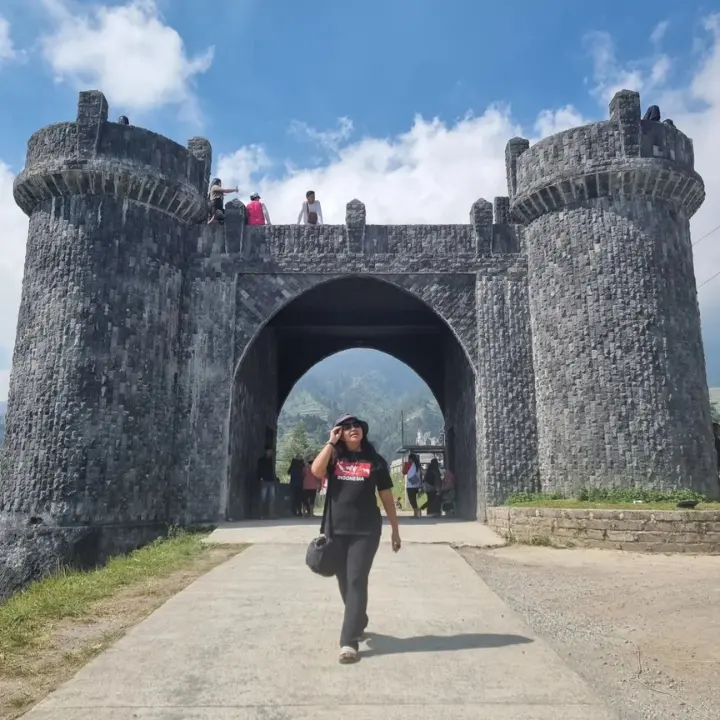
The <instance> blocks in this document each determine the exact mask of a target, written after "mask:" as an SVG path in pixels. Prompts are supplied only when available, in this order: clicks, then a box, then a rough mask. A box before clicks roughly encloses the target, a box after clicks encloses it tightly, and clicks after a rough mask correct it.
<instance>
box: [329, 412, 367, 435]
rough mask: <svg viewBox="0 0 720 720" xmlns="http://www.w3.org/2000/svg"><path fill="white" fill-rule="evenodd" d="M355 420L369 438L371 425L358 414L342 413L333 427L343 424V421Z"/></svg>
mask: <svg viewBox="0 0 720 720" xmlns="http://www.w3.org/2000/svg"><path fill="white" fill-rule="evenodd" d="M352 420H354V421H355V422H357V423H358V424H359V425H360V427H361V428H362V431H363V436H364V437H366V438H367V436H368V431H369V430H370V426H369V425H368V424H367V423H366V422H365V421H364V420H361V419H360V418H359V417H357V415H341V416H340V417H339V418H338V419H337V420H336V421H335V422H334V423H333V427H338V425H342V424H343V423H346V422H350V421H352Z"/></svg>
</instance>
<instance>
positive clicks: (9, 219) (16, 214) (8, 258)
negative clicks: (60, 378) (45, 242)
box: [0, 161, 28, 400]
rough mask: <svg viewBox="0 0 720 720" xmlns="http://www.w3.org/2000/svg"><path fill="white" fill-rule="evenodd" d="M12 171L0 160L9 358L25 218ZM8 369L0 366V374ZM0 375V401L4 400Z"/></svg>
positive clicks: (3, 342)
mask: <svg viewBox="0 0 720 720" xmlns="http://www.w3.org/2000/svg"><path fill="white" fill-rule="evenodd" d="M13 179H14V176H13V173H12V172H11V171H10V168H9V167H8V166H7V165H5V164H4V163H3V162H2V161H0V228H2V232H0V348H4V351H0V357H1V356H6V357H8V358H9V357H10V356H11V354H12V347H13V344H14V342H15V329H16V326H17V318H18V309H19V307H20V291H21V287H22V275H23V267H24V264H25V241H26V239H27V227H28V221H27V217H26V216H25V214H24V213H23V212H22V211H21V210H20V208H19V207H18V206H17V205H16V204H15V201H14V199H13V193H12V184H13ZM6 369H7V368H5V367H1V366H0V373H1V372H2V371H4V370H6ZM1 380H2V377H0V400H4V399H5V398H6V397H7V395H6V393H7V389H5V391H4V392H3V389H2V388H3V386H2V382H1Z"/></svg>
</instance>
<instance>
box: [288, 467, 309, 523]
mask: <svg viewBox="0 0 720 720" xmlns="http://www.w3.org/2000/svg"><path fill="white" fill-rule="evenodd" d="M308 469H309V468H307V466H306V465H305V461H304V460H303V459H302V458H301V457H294V458H293V459H292V460H291V461H290V467H288V470H287V473H288V475H289V476H290V494H291V504H292V507H291V509H292V514H293V515H294V516H295V517H302V515H303V478H304V476H305V473H306V472H307V470H308Z"/></svg>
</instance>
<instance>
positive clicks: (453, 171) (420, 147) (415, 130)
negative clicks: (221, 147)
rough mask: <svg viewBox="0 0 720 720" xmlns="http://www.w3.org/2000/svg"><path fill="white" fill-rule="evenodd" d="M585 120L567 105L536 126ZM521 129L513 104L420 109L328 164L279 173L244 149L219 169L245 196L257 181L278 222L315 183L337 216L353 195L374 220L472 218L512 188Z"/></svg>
mask: <svg viewBox="0 0 720 720" xmlns="http://www.w3.org/2000/svg"><path fill="white" fill-rule="evenodd" d="M578 122H584V121H583V119H582V118H581V117H580V116H579V114H578V113H577V112H576V111H575V110H574V109H573V108H571V107H566V108H562V109H560V110H557V111H544V112H542V113H541V114H540V115H539V117H538V122H537V127H538V128H539V129H542V130H543V134H544V132H545V131H551V132H558V131H559V130H561V129H565V128H568V127H572V126H573V125H576V124H578ZM522 132H523V130H522V128H521V127H520V126H519V125H518V124H517V123H516V122H515V121H514V120H513V118H512V115H511V112H510V109H509V108H508V107H505V106H492V107H490V108H488V109H487V110H486V111H485V112H484V113H483V114H482V115H480V116H478V117H475V116H472V115H468V116H467V117H465V118H463V119H462V120H460V121H459V122H457V123H456V124H454V125H447V124H446V123H443V122H441V121H440V120H438V119H433V120H425V119H423V118H421V117H416V118H415V121H414V123H413V125H412V127H411V129H410V130H409V131H408V132H406V133H404V134H402V135H398V136H396V137H393V138H387V139H379V138H365V139H362V140H360V141H358V142H356V143H353V144H350V145H346V146H344V147H338V149H337V151H336V154H335V157H334V159H333V161H332V162H330V163H329V164H328V165H325V166H324V167H320V168H311V169H295V168H293V169H291V170H290V171H289V172H287V173H286V174H285V175H284V177H282V178H281V179H279V180H274V179H271V177H270V174H269V171H270V170H271V167H270V163H269V160H268V156H267V154H262V155H261V158H262V165H261V166H260V165H258V166H257V167H253V165H252V163H248V157H249V156H250V154H251V153H249V152H247V151H246V150H245V149H241V150H239V151H238V152H236V153H233V154H232V155H226V156H221V157H220V158H219V160H218V166H217V167H218V175H219V176H220V177H221V178H222V179H223V183H224V184H225V185H235V184H237V185H238V186H239V187H240V191H241V193H242V194H243V195H245V196H247V195H248V194H249V193H250V191H251V190H253V189H255V188H257V189H258V191H259V192H260V193H261V194H262V196H263V200H264V201H265V202H266V203H267V205H268V209H269V210H270V213H271V216H272V217H273V221H274V222H278V223H292V222H295V221H296V220H297V213H298V212H299V209H300V205H301V203H302V201H303V199H304V197H305V192H306V191H307V190H308V189H315V190H316V191H317V193H318V199H320V201H321V202H322V205H323V215H324V217H325V221H326V222H330V223H343V222H344V221H345V206H346V204H347V203H348V202H349V201H350V200H352V199H353V198H358V199H360V200H362V201H363V202H364V203H365V205H366V208H367V212H368V222H370V223H466V222H468V217H469V214H470V207H471V205H472V204H473V202H475V200H477V199H478V198H479V197H485V198H486V199H488V200H492V198H493V197H494V196H496V195H504V194H506V182H505V144H506V142H507V140H508V139H509V138H511V137H513V135H519V134H522ZM253 152H255V153H257V152H258V150H257V148H255V149H254V150H253Z"/></svg>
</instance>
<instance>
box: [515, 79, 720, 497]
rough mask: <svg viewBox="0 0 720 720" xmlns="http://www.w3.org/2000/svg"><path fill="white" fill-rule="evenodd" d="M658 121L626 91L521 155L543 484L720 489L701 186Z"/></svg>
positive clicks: (680, 145)
mask: <svg viewBox="0 0 720 720" xmlns="http://www.w3.org/2000/svg"><path fill="white" fill-rule="evenodd" d="M655 125H657V123H655V124H653V126H650V125H648V124H647V123H645V122H642V121H641V120H640V102H639V97H638V95H637V93H629V92H624V93H619V94H618V95H617V96H616V97H615V99H614V101H613V104H612V105H611V120H610V121H608V122H604V123H599V124H596V125H590V126H586V127H584V128H575V129H573V130H569V131H566V132H564V133H560V134H559V135H555V136H553V137H551V138H547V139H546V140H544V141H542V142H540V143H538V144H537V145H535V146H533V147H532V148H530V149H529V150H526V151H525V152H524V153H522V154H520V155H519V156H518V157H517V159H516V164H517V169H516V174H517V187H516V194H515V195H514V196H513V197H512V198H511V200H512V204H513V212H514V213H515V215H516V217H519V218H523V220H524V221H525V222H526V223H527V227H526V232H525V241H526V247H527V259H528V277H529V307H530V316H531V326H532V338H533V355H534V369H535V386H536V398H537V423H538V440H539V464H540V475H541V486H542V489H543V490H548V491H551V490H557V491H561V492H564V493H575V492H577V491H578V490H579V489H580V488H581V487H583V486H591V487H608V486H615V485H617V486H635V485H641V486H644V487H653V488H656V489H661V490H674V489H680V488H692V489H694V490H697V491H700V492H704V493H707V494H708V495H710V496H713V497H717V495H718V482H717V473H716V465H715V458H714V454H713V448H712V438H711V429H710V416H709V403H708V399H707V395H708V391H707V383H706V375H705V362H704V355H703V349H702V340H701V336H700V323H699V312H698V306H697V298H696V288H695V280H694V272H693V261H692V248H691V241H690V231H689V222H688V221H689V217H690V216H691V215H692V213H693V212H694V211H695V210H696V209H697V207H698V206H699V204H700V203H701V202H702V199H703V198H704V188H703V185H702V180H701V179H700V178H699V176H698V175H697V174H696V173H695V171H694V170H693V168H692V158H693V153H692V143H691V142H690V140H689V139H688V138H686V137H684V136H683V135H682V134H681V133H680V132H679V131H678V130H676V129H674V128H662V129H660V128H657V127H654V126H655Z"/></svg>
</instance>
